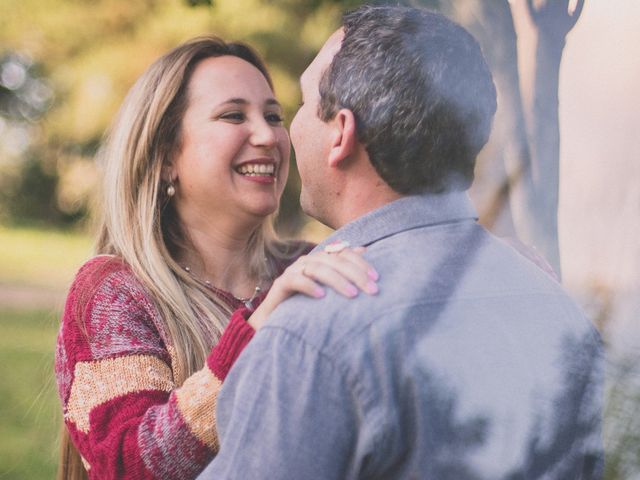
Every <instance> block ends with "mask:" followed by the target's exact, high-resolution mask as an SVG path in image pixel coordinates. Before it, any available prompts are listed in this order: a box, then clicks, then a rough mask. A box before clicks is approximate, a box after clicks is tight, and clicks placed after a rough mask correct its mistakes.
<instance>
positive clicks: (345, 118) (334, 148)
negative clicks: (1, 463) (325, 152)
mask: <svg viewBox="0 0 640 480" xmlns="http://www.w3.org/2000/svg"><path fill="white" fill-rule="evenodd" d="M331 122H332V124H333V126H334V136H333V139H332V142H331V149H330V150H329V159H328V160H329V166H330V167H337V166H339V165H340V164H342V163H343V162H344V160H346V159H347V158H349V157H350V156H351V155H352V154H353V153H354V152H355V150H356V147H357V144H358V138H357V135H356V118H355V116H354V115H353V112H352V111H351V110H348V109H346V108H342V109H340V111H338V113H337V114H336V116H335V117H334V118H333V120H332V121H331Z"/></svg>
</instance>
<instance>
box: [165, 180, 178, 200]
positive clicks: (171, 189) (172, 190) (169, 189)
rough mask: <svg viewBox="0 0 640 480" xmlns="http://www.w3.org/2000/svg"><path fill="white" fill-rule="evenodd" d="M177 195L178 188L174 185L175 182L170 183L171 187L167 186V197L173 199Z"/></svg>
mask: <svg viewBox="0 0 640 480" xmlns="http://www.w3.org/2000/svg"><path fill="white" fill-rule="evenodd" d="M175 194H176V187H175V185H174V184H173V182H169V185H168V186H167V196H168V197H173V196H174V195H175Z"/></svg>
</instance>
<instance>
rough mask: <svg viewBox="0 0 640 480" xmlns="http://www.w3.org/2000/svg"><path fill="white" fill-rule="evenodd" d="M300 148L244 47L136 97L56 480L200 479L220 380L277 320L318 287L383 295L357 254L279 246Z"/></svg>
mask: <svg viewBox="0 0 640 480" xmlns="http://www.w3.org/2000/svg"><path fill="white" fill-rule="evenodd" d="M289 148H290V147H289V138H288V135H287V132H286V130H285V129H284V127H283V125H282V114H281V110H280V106H279V104H278V102H277V100H276V99H275V97H274V94H273V89H272V84H271V80H270V77H269V74H268V73H267V70H266V68H265V66H264V65H263V63H262V61H261V60H260V59H259V58H258V56H257V55H256V54H255V53H254V52H253V51H252V50H251V49H250V48H249V47H247V46H246V45H242V44H238V43H225V42H223V41H222V40H220V39H217V38H214V37H206V38H200V39H196V40H193V41H191V42H188V43H186V44H184V45H181V46H179V47H177V48H176V49H174V50H172V51H171V52H169V53H168V54H166V55H165V56H163V57H161V58H160V59H159V60H158V61H156V62H155V63H154V64H153V65H152V66H151V67H150V68H149V69H148V70H147V71H146V72H145V73H144V74H143V76H142V77H141V78H140V79H139V80H138V82H137V83H136V84H135V85H134V87H133V88H132V90H131V91H130V92H129V95H128V96H127V98H126V100H125V102H124V104H123V106H122V108H121V110H120V112H119V115H118V117H117V119H116V121H115V123H114V125H113V127H112V129H111V131H110V133H109V135H108V137H107V139H106V141H105V144H104V146H103V148H102V150H101V152H100V154H99V156H100V160H101V162H102V164H103V167H104V179H103V183H104V186H103V192H102V197H103V205H102V211H101V215H102V221H101V225H100V231H99V235H98V241H97V248H96V252H95V253H96V254H97V255H96V256H95V257H94V258H92V259H91V260H89V261H88V262H87V263H85V264H84V265H83V266H82V267H81V268H80V270H79V271H78V273H77V275H76V278H75V281H74V282H73V284H72V286H71V288H70V290H69V295H68V297H67V303H66V307H65V311H64V315H63V320H62V325H61V327H60V332H59V336H58V343H57V352H56V377H57V384H58V391H59V395H60V399H61V402H62V405H63V411H64V420H65V427H66V428H65V429H64V438H63V440H65V441H63V450H62V459H61V465H60V467H61V468H60V472H59V477H60V478H83V477H86V476H87V474H88V476H89V477H90V478H101V479H103V478H127V479H134V478H135V479H138V478H162V479H172V478H180V479H188V478H194V477H195V476H196V475H197V474H198V473H199V472H200V471H201V470H202V469H203V468H204V466H205V465H206V464H207V462H208V461H209V460H210V459H211V458H212V457H213V455H214V454H215V452H216V451H217V448H218V440H217V432H216V426H215V415H214V413H215V412H214V409H215V405H216V399H217V395H218V391H219V390H220V387H221V384H222V382H223V381H224V379H225V377H226V374H227V372H228V370H229V369H230V368H231V366H232V365H233V363H234V361H235V359H236V358H237V356H238V355H239V354H240V352H241V351H242V349H243V348H244V347H245V345H246V344H247V343H248V342H249V341H250V340H251V338H252V337H253V334H254V332H255V330H256V329H258V328H260V326H261V325H262V323H263V322H264V320H265V318H266V316H267V315H268V314H269V313H270V312H271V311H272V310H273V309H274V308H275V307H276V306H277V305H278V304H279V303H281V302H282V301H283V300H284V299H286V298H288V297H289V296H290V295H292V294H293V293H296V292H301V293H304V294H306V295H309V296H312V297H321V296H323V295H324V290H323V289H322V288H321V286H320V284H323V285H326V286H329V287H331V288H333V289H335V290H336V291H338V292H339V293H341V294H343V295H345V296H348V297H353V296H355V295H357V288H356V287H358V288H360V289H361V290H365V291H366V292H367V293H375V291H376V287H375V284H372V280H371V279H372V278H375V277H376V275H375V273H374V272H372V270H371V268H370V267H369V265H368V264H367V263H366V262H365V261H364V260H363V259H362V258H361V255H360V253H361V251H359V250H351V249H348V248H347V249H344V250H342V251H341V252H339V253H334V254H328V253H324V252H322V253H313V254H309V255H303V254H304V253H305V252H308V251H309V250H310V247H311V246H310V245H308V244H305V243H302V242H295V241H283V240H280V239H278V238H277V237H276V235H275V233H274V231H273V228H272V224H271V218H272V215H273V214H274V213H275V212H276V210H277V209H278V205H279V201H280V196H281V194H282V190H283V188H284V184H285V181H286V178H287V174H288V162H289ZM78 452H79V453H78Z"/></svg>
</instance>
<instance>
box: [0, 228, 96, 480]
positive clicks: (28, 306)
mask: <svg viewBox="0 0 640 480" xmlns="http://www.w3.org/2000/svg"><path fill="white" fill-rule="evenodd" d="M90 253H91V240H90V239H89V237H87V236H86V235H83V234H80V233H72V232H61V231H56V230H42V229H37V228H28V227H20V228H14V227H12V228H9V227H3V226H0V289H4V291H5V294H7V295H9V296H11V295H12V293H11V292H12V290H11V287H21V288H25V287H26V291H28V292H33V294H34V295H35V294H37V292H38V291H39V290H40V291H52V292H57V293H60V294H61V295H62V296H63V295H64V292H65V291H66V289H67V288H68V286H69V284H70V283H71V280H72V279H73V275H74V274H75V272H76V270H77V269H78V267H79V266H80V265H81V264H82V263H83V262H84V260H86V259H87V258H88V257H89V255H90ZM0 293H2V292H1V291H0ZM2 297H3V295H0V300H1V299H2ZM30 298H31V297H26V298H25V299H24V305H22V306H20V305H18V306H15V307H12V308H9V307H7V306H6V305H3V304H1V303H0V480H6V479H29V480H37V479H51V478H54V476H55V470H56V466H57V457H58V432H59V428H60V425H61V413H60V406H59V402H58V395H57V392H56V387H55V380H54V373H53V361H54V360H53V359H54V349H55V337H56V333H57V330H58V322H59V312H58V311H56V309H55V308H51V309H48V310H44V309H40V310H35V309H34V308H36V307H34V306H33V303H32V302H31V301H30Z"/></svg>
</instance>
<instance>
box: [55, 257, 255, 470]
mask: <svg viewBox="0 0 640 480" xmlns="http://www.w3.org/2000/svg"><path fill="white" fill-rule="evenodd" d="M226 300H229V299H228V298H227V299H226ZM237 303H238V304H237V305H233V307H234V308H235V307H237V308H238V309H237V310H236V311H235V312H234V314H233V315H232V317H231V319H230V321H229V324H228V326H227V327H226V329H225V331H224V332H223V334H222V336H221V338H220V341H219V342H218V343H217V345H216V346H215V347H213V348H212V350H211V353H210V355H209V357H208V359H207V364H206V365H205V367H204V368H202V369H201V370H200V371H198V372H196V373H194V374H193V375H191V376H190V377H189V378H187V380H186V381H185V382H184V383H183V384H182V385H180V386H178V385H177V384H176V382H175V380H174V379H175V378H178V377H180V375H179V373H180V372H177V371H176V365H177V362H176V353H175V351H174V349H173V347H172V345H171V342H170V340H169V338H168V336H167V333H166V332H165V331H164V329H163V327H162V322H161V321H160V314H159V312H158V310H157V308H156V307H155V306H154V304H153V302H152V301H151V298H150V296H149V294H148V292H147V291H146V290H145V288H144V287H143V286H142V285H141V283H140V282H139V281H138V280H137V279H136V277H135V276H134V275H133V274H132V273H131V271H130V270H129V269H128V268H127V266H126V265H125V264H124V263H122V262H121V261H119V260H116V259H115V258H114V257H110V256H98V257H95V258H93V259H91V260H89V261H88V262H87V263H86V264H85V265H83V266H82V268H81V269H80V270H79V272H78V274H77V276H76V278H75V280H74V282H73V284H72V286H71V288H70V291H69V295H68V297H67V302H66V306H65V310H64V314H63V318H62V324H61V327H60V332H59V335H58V341H57V349H56V363H55V369H56V379H57V384H58V392H59V395H60V399H61V402H62V405H63V410H64V421H65V424H66V426H67V428H68V430H69V433H70V435H71V438H72V440H73V443H74V445H76V447H77V448H78V450H79V451H80V454H81V455H82V459H83V462H84V464H85V467H86V468H87V471H88V473H89V478H101V479H103V478H114V479H116V478H117V479H125V478H126V479H149V478H162V479H174V478H175V479H178V478H180V479H188V478H194V477H196V476H197V474H198V473H199V472H200V471H201V470H202V469H203V468H204V467H205V466H206V464H207V463H208V462H209V461H210V460H211V458H212V457H213V456H214V454H215V452H216V451H217V448H218V443H217V442H218V440H217V434H216V428H215V424H216V422H215V416H214V415H215V405H216V398H217V395H218V392H219V390H220V387H221V382H222V381H223V380H224V378H225V376H226V373H227V371H228V370H229V368H230V367H231V365H232V364H233V362H234V361H235V359H236V358H237V356H238V355H239V354H240V352H241V351H242V349H243V348H244V347H245V345H246V344H247V343H248V342H249V340H250V339H251V338H252V337H253V334H254V330H253V328H252V327H251V326H250V325H249V324H248V323H247V322H246V321H245V317H248V315H249V314H250V312H249V311H248V310H247V309H246V308H240V307H241V306H242V305H241V303H240V302H237Z"/></svg>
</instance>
